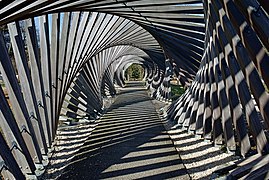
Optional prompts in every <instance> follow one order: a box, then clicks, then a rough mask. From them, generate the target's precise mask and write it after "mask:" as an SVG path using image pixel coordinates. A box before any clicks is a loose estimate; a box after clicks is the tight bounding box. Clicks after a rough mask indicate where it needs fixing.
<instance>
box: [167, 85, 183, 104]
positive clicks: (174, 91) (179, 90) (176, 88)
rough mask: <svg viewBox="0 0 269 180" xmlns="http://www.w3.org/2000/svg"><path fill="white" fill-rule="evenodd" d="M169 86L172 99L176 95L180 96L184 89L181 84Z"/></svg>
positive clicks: (175, 97) (174, 98) (176, 96)
mask: <svg viewBox="0 0 269 180" xmlns="http://www.w3.org/2000/svg"><path fill="white" fill-rule="evenodd" d="M170 87H171V94H172V97H171V99H172V100H176V99H177V98H178V97H180V96H181V95H182V94H184V93H185V89H184V88H183V86H180V85H174V84H170Z"/></svg>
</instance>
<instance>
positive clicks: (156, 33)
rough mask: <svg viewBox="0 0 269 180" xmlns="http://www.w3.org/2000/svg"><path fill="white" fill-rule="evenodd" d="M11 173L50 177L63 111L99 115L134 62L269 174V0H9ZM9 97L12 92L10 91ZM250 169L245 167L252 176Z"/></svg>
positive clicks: (6, 60) (6, 160)
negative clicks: (177, 87)
mask: <svg viewBox="0 0 269 180" xmlns="http://www.w3.org/2000/svg"><path fill="white" fill-rule="evenodd" d="M0 7H1V9H0V26H1V35H0V73H1V78H2V80H3V84H2V86H1V88H0V98H1V100H0V127H1V133H0V172H1V176H2V177H3V178H9V179H25V178H26V176H29V175H30V176H38V173H37V171H38V170H39V169H42V168H44V166H46V165H47V164H48V161H49V159H48V153H50V151H51V148H52V144H53V141H54V138H55V136H56V130H57V127H58V123H59V118H60V116H66V117H69V118H85V119H89V120H94V119H96V118H98V117H99V116H101V115H102V112H103V110H104V104H103V100H104V98H106V97H109V96H114V95H116V90H115V85H118V86H124V72H125V70H126V69H127V68H128V67H129V66H130V65H132V64H134V63H136V64H141V65H142V66H143V68H144V69H145V77H144V79H145V80H146V82H147V83H146V86H147V87H148V89H149V90H150V92H151V94H152V96H153V97H154V98H156V99H159V100H165V101H169V99H170V96H171V95H170V93H171V92H170V91H171V89H170V88H169V81H170V78H171V75H172V74H175V75H176V76H177V77H178V79H179V81H180V83H181V84H182V85H183V86H184V87H185V88H186V89H187V90H186V92H185V93H184V94H183V95H182V96H181V97H180V98H178V99H177V100H176V101H173V102H172V103H171V105H170V106H169V108H168V110H167V114H168V115H167V116H168V118H169V119H170V120H171V121H174V122H175V123H176V124H177V125H178V127H181V128H186V129H188V130H189V131H191V132H193V133H195V134H197V135H200V136H201V137H202V138H204V139H208V140H210V141H212V142H213V143H214V144H223V145H225V147H227V149H228V151H232V152H233V151H239V152H240V154H241V156H242V157H244V158H247V157H249V156H253V154H254V155H255V157H256V155H258V156H257V158H256V159H255V163H253V162H254V161H253V162H252V164H250V165H249V164H246V167H245V169H247V170H246V171H245V172H246V173H245V174H247V173H249V174H250V175H251V176H253V175H257V176H261V175H264V174H267V173H268V171H269V167H268V161H269V155H268V154H269V144H268V140H269V134H268V130H269V129H268V128H269V96H268V87H269V53H268V50H269V16H268V13H269V3H268V2H267V1H266V0H166V1H163V0H98V1H95V0H73V1H71V0H55V1H48V0H9V1H8V0H2V1H0ZM7 96H8V98H7ZM245 174H244V175H245Z"/></svg>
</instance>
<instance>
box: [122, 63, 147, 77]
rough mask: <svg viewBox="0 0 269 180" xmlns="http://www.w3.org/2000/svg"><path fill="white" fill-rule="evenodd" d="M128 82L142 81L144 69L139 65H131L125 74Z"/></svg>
mask: <svg viewBox="0 0 269 180" xmlns="http://www.w3.org/2000/svg"><path fill="white" fill-rule="evenodd" d="M126 75H129V77H130V80H142V78H143V76H144V68H143V67H142V66H141V65H140V64H132V65H131V66H130V67H129V68H128V70H127V74H126Z"/></svg>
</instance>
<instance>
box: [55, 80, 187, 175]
mask: <svg viewBox="0 0 269 180" xmlns="http://www.w3.org/2000/svg"><path fill="white" fill-rule="evenodd" d="M59 179H81V180H82V179H113V180H114V179H190V178H189V175H188V174H187V172H186V169H185V167H184V165H183V164H182V161H181V159H180V157H179V155H178V152H177V151H176V149H175V147H174V145H173V143H172V141H171V139H170V137H169V136H168V134H167V132H166V131H165V128H164V126H163V124H162V122H161V120H160V119H159V117H158V115H157V113H156V111H155V109H154V106H153V105H152V102H151V99H150V98H149V97H148V95H147V92H146V90H145V89H144V88H143V87H142V86H140V87H137V86H135V84H129V86H128V87H127V88H124V90H123V91H121V93H120V94H119V95H118V97H117V98H116V100H115V102H114V104H113V105H112V106H111V107H110V109H109V110H108V112H107V113H106V114H105V115H104V116H103V117H102V119H101V121H100V122H99V124H98V126H97V127H96V129H95V130H94V131H93V133H92V134H91V135H90V136H89V138H88V139H87V140H86V141H85V144H84V145H83V147H82V148H81V149H80V150H79V151H78V153H77V155H76V156H75V157H74V159H73V161H72V163H71V164H70V165H69V166H67V168H66V169H65V171H64V173H63V174H62V175H61V177H60V178H59Z"/></svg>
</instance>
